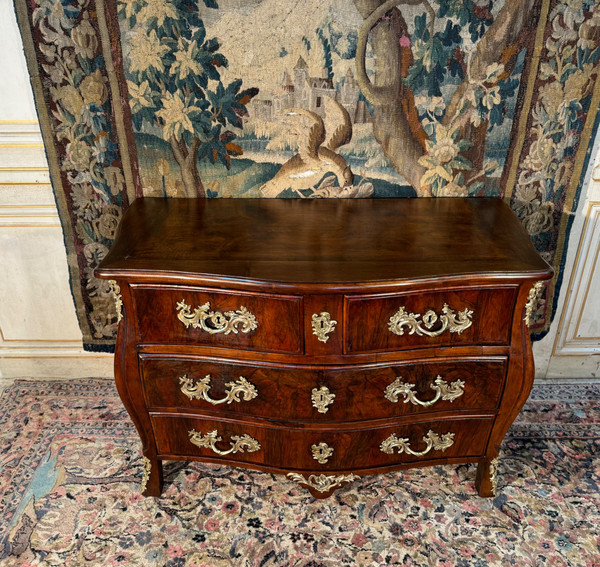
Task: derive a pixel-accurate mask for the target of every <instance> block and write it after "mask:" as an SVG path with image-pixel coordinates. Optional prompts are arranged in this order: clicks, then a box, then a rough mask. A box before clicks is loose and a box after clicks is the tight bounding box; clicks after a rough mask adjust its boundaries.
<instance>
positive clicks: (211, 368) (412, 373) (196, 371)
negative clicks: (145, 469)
mask: <svg viewBox="0 0 600 567" xmlns="http://www.w3.org/2000/svg"><path fill="white" fill-rule="evenodd" d="M140 358H141V361H140V364H141V370H142V376H143V382H144V391H145V395H146V403H147V405H148V407H149V408H151V409H152V411H156V410H163V411H164V410H168V409H169V408H173V409H174V410H179V411H181V410H191V411H200V412H203V413H205V414H206V413H214V414H217V415H218V414H222V415H223V416H224V417H226V416H227V415H229V417H232V416H234V417H235V416H239V417H244V416H245V417H246V418H247V417H248V416H255V417H258V418H264V419H268V420H272V421H273V420H274V421H279V422H282V421H289V422H292V421H300V422H304V423H306V424H307V425H306V426H307V427H308V426H309V424H315V426H318V425H317V424H319V423H327V422H351V421H368V420H373V419H383V418H392V417H400V416H404V415H406V416H411V419H412V416H415V415H418V414H423V413H427V414H429V415H430V414H433V413H439V412H453V413H457V412H459V411H461V410H475V411H477V410H479V411H482V410H485V411H493V410H495V409H496V407H497V406H498V402H499V401H500V394H501V393H502V387H503V385H504V378H505V375H506V368H507V359H506V357H495V358H490V359H487V360H486V359H484V358H478V359H476V358H474V357H472V358H470V359H469V358H458V359H450V360H448V359H446V360H438V359H432V360H426V361H422V362H417V363H416V362H397V363H395V364H390V365H387V364H385V365H379V364H371V365H352V366H337V367H327V366H292V365H289V366H274V365H270V364H269V365H266V364H257V363H255V364H248V363H243V362H240V363H236V362H234V361H223V360H220V359H211V358H206V357H195V358H192V357H165V356H153V355H142V356H141V357H140ZM184 375H185V376H187V377H188V378H190V379H192V380H193V381H194V382H197V381H198V380H200V379H202V378H204V377H205V376H207V375H210V377H211V380H210V383H211V390H210V392H209V396H210V397H211V398H212V399H215V400H219V399H223V398H224V397H225V396H226V394H227V391H228V390H229V389H230V388H229V387H227V384H228V383H231V382H235V381H236V380H238V378H239V377H240V376H243V377H244V378H246V379H247V380H248V381H249V382H250V383H251V384H253V385H254V386H255V387H256V390H257V392H258V396H257V397H256V398H253V399H251V400H248V401H245V400H244V399H243V397H241V396H240V401H239V402H232V403H224V404H219V405H212V404H211V403H209V402H207V401H205V400H204V399H197V398H195V399H190V398H189V397H188V396H186V395H185V394H184V393H183V392H182V390H181V388H180V380H179V378H180V377H181V376H184ZM437 376H441V377H442V378H443V379H444V380H445V381H446V382H448V383H449V384H450V383H452V382H455V381H456V380H462V381H463V382H464V384H465V385H464V393H463V394H462V395H461V396H459V397H458V398H456V399H454V400H452V401H447V400H443V399H440V400H438V401H437V402H436V403H435V404H434V405H433V406H430V407H423V406H422V405H419V404H413V403H410V402H405V399H406V397H405V396H399V398H398V400H399V401H398V402H396V403H394V402H391V401H390V400H388V399H387V398H385V397H384V393H385V389H386V387H387V386H388V385H390V384H392V383H393V382H394V381H395V380H396V378H401V381H402V382H405V383H409V384H413V385H414V392H415V394H416V396H417V398H418V399H419V400H421V401H429V400H432V399H434V397H435V396H436V392H435V391H434V390H433V389H432V385H434V382H435V379H436V378H437ZM322 386H325V387H327V388H328V389H329V390H330V391H331V392H332V393H333V394H335V399H334V400H333V403H331V404H330V405H328V406H327V412H326V413H321V412H319V411H318V410H317V408H315V407H314V406H313V404H312V400H311V392H312V390H313V388H316V389H317V390H318V389H320V388H321V387H322Z"/></svg>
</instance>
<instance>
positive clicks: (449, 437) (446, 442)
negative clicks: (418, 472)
mask: <svg viewBox="0 0 600 567" xmlns="http://www.w3.org/2000/svg"><path fill="white" fill-rule="evenodd" d="M423 441H425V442H426V443H427V447H426V449H425V450H424V451H413V450H412V449H411V448H410V446H409V445H410V443H409V441H408V439H407V438H400V439H398V437H396V434H395V433H392V434H391V435H390V436H389V437H388V438H387V439H385V440H384V441H382V443H381V445H380V446H379V448H380V449H381V451H382V452H383V453H386V454H388V455H393V454H394V449H398V454H400V453H408V454H410V455H414V456H415V457H422V456H423V455H426V454H427V453H429V451H431V450H432V449H433V450H434V451H445V450H446V449H447V448H448V447H452V445H453V444H454V433H444V435H442V436H441V437H440V436H439V435H438V434H437V433H435V431H432V430H431V429H430V430H429V431H428V432H427V435H425V436H424V437H423Z"/></svg>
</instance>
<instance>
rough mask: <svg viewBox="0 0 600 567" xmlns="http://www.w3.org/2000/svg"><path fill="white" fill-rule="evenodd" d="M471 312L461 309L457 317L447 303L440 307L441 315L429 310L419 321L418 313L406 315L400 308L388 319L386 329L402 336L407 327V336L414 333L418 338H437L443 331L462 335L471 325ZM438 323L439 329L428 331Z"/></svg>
mask: <svg viewBox="0 0 600 567" xmlns="http://www.w3.org/2000/svg"><path fill="white" fill-rule="evenodd" d="M472 316H473V311H472V310H471V309H463V310H462V311H459V312H458V316H456V314H455V313H454V310H453V309H451V308H450V307H449V306H448V304H447V303H444V306H443V307H442V314H441V315H439V316H438V314H437V313H436V312H435V311H434V310H433V309H429V310H428V311H427V312H426V313H425V314H424V315H423V318H422V320H421V321H419V318H420V317H421V314H420V313H408V312H407V311H406V308H405V307H404V306H403V307H400V309H398V311H396V313H394V315H392V316H391V317H390V320H389V322H388V329H389V330H390V332H392V333H394V334H395V335H403V334H404V327H408V328H409V329H410V330H409V332H408V334H409V335H414V334H415V333H416V334H417V335H419V336H423V335H427V336H428V337H437V336H438V335H441V334H442V333H443V332H444V331H446V330H448V331H449V332H451V333H458V334H460V333H462V332H463V331H464V330H465V329H468V328H469V327H470V326H471V325H472V324H473V321H472ZM436 323H439V324H440V327H439V328H438V329H436V330H435V331H431V330H430V329H432V328H433V326H434V325H435V324H436Z"/></svg>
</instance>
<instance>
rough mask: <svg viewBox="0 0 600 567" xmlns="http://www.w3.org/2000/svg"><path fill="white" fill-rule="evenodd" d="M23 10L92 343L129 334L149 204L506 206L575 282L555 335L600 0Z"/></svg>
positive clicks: (75, 1)
mask: <svg viewBox="0 0 600 567" xmlns="http://www.w3.org/2000/svg"><path fill="white" fill-rule="evenodd" d="M14 1H15V6H16V10H17V16H18V21H19V25H20V28H21V32H22V36H23V42H24V46H25V52H26V55H27V60H28V65H29V69H30V73H31V79H32V85H33V88H34V94H35V99H36V104H37V109H38V114H39V118H40V124H41V126H42V131H43V136H44V140H45V145H46V150H47V154H48V159H49V164H50V171H51V178H52V184H53V187H54V191H55V195H56V200H57V204H58V209H59V213H60V216H61V220H62V225H63V228H64V234H65V245H66V248H67V253H68V261H69V267H70V277H71V287H72V291H73V296H74V299H75V303H76V307H77V313H78V317H79V322H80V326H81V329H82V333H83V340H84V345H85V347H86V348H87V349H95V350H99V349H100V350H101V349H110V348H111V347H112V345H113V343H114V337H115V333H116V324H117V318H116V313H115V310H114V305H113V304H112V302H111V301H110V298H109V294H110V287H109V284H108V282H106V281H104V282H102V281H99V280H97V279H96V278H94V276H93V270H94V268H95V267H96V266H97V264H98V262H99V261H101V259H102V258H103V257H104V256H105V255H106V253H107V251H108V248H109V247H110V245H111V243H112V241H113V239H114V234H115V229H116V226H117V224H118V222H119V219H120V217H121V215H122V213H123V211H124V209H125V208H126V207H127V206H128V204H129V203H131V201H132V200H133V199H134V198H136V197H143V196H144V197H157V196H168V197H178V196H191V197H198V198H213V197H247V198H251V197H287V198H307V197H348V198H358V197H370V198H378V197H399V198H402V197H421V196H434V197H456V196H467V195H470V196H490V195H494V196H500V197H503V198H504V199H505V200H506V201H507V202H509V203H510V205H511V207H512V208H513V210H514V211H515V212H516V213H517V215H518V216H519V217H520V219H521V220H522V222H523V225H524V226H525V228H526V230H527V231H528V233H529V235H530V236H531V238H532V240H533V242H534V244H535V246H536V247H537V249H538V251H539V252H540V253H541V254H542V256H543V257H544V259H545V260H547V261H548V262H549V263H550V264H552V265H553V267H554V268H555V270H556V273H557V276H556V277H555V279H554V280H553V281H552V282H551V283H550V284H548V285H547V286H546V289H545V293H544V300H543V301H541V302H540V303H539V305H538V308H537V309H536V310H535V311H534V313H533V315H532V317H533V319H532V330H533V332H534V334H536V335H537V336H541V335H543V334H544V333H545V332H546V331H547V329H548V327H549V325H550V322H551V318H552V312H553V310H554V308H555V304H556V301H557V298H558V293H557V291H558V288H559V286H560V283H561V279H562V278H561V275H562V274H561V267H562V266H563V264H564V259H565V254H566V245H565V242H566V239H567V235H568V232H569V227H570V224H571V221H572V213H573V211H574V210H575V208H576V206H577V201H578V197H579V194H580V190H581V186H582V181H583V177H584V173H585V170H586V163H587V161H588V157H589V149H590V141H591V140H592V139H593V135H594V132H595V130H596V118H597V109H598V106H599V102H600V83H599V81H598V67H599V58H600V4H599V3H598V2H595V1H594V0H461V1H457V0H430V1H429V0H421V1H417V0H301V1H298V0H294V1H289V0H14ZM457 222H460V219H457ZM426 229H427V227H424V230H426ZM257 230H260V227H257Z"/></svg>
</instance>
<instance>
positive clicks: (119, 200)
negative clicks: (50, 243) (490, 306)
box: [31, 0, 128, 341]
mask: <svg viewBox="0 0 600 567" xmlns="http://www.w3.org/2000/svg"><path fill="white" fill-rule="evenodd" d="M31 4H32V6H33V10H32V14H31V21H32V27H33V30H34V32H35V33H36V34H37V37H38V38H39V51H40V52H39V54H38V61H39V63H40V66H41V68H42V70H43V73H44V74H45V77H46V79H45V82H44V88H45V89H46V92H47V96H48V98H49V102H50V104H49V111H50V112H49V119H50V124H51V128H52V133H53V141H54V144H55V145H56V148H57V152H56V153H57V156H58V164H57V170H58V172H59V176H60V183H61V184H64V186H65V187H66V195H65V197H66V198H65V201H64V202H63V203H64V205H63V206H64V207H65V208H66V209H67V210H68V213H67V214H68V215H70V216H71V218H72V222H73V229H72V232H73V239H74V242H73V243H72V244H71V246H72V247H73V248H74V249H75V250H76V256H77V257H76V258H73V256H71V257H70V258H69V263H70V267H71V269H78V270H79V279H80V280H81V286H82V288H83V289H85V299H84V302H85V308H86V313H85V316H84V317H83V319H82V317H81V315H80V321H82V320H83V323H82V328H85V329H89V331H87V332H89V334H90V335H91V336H92V337H93V338H94V339H96V340H99V341H111V339H112V338H113V337H114V334H115V332H116V325H117V320H116V315H115V312H114V309H113V308H112V302H111V299H110V295H109V291H110V290H109V285H108V284H107V282H103V281H101V280H98V279H96V278H95V277H94V275H93V271H94V269H95V268H96V267H97V265H98V263H99V262H100V261H101V260H102V259H103V258H104V256H105V255H106V254H107V253H108V250H109V248H110V246H111V244H112V242H113V240H114V236H115V231H116V228H117V225H118V223H119V220H120V218H121V212H122V209H123V207H124V206H126V205H127V202H128V200H127V194H126V193H125V192H124V184H125V183H124V177H123V174H122V163H121V160H120V156H119V153H118V144H117V139H116V133H115V131H114V127H113V124H112V121H111V119H110V116H111V112H112V109H111V101H110V93H109V87H108V78H107V75H106V70H105V60H104V56H103V53H102V47H101V42H100V37H99V33H98V30H97V28H96V27H95V25H94V23H93V17H92V14H91V13H90V9H89V8H90V6H89V4H90V3H89V1H88V0H66V1H60V2H59V1H57V0H35V1H34V2H32V3H31ZM55 182H57V183H58V182H59V181H58V180H57V179H56V178H55ZM60 208H61V201H59V209H60ZM73 263H76V266H77V267H76V268H75V267H74V266H73ZM87 332H84V335H86V334H87Z"/></svg>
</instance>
